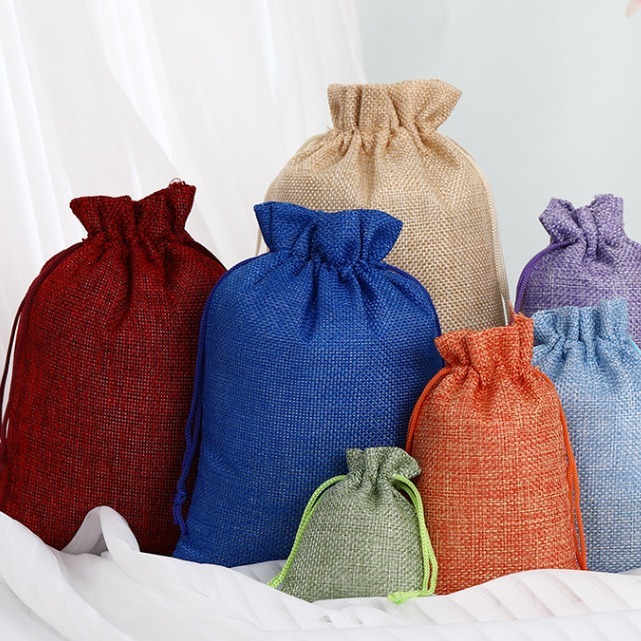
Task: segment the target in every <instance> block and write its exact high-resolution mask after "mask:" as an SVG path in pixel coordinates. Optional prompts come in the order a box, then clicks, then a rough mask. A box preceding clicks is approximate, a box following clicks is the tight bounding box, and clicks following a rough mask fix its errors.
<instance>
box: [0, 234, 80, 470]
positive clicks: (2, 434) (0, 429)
mask: <svg viewBox="0 0 641 641" xmlns="http://www.w3.org/2000/svg"><path fill="white" fill-rule="evenodd" d="M82 245H83V243H82V242H80V243H76V244H75V245H71V247H68V248H67V249H65V250H63V251H61V252H60V253H58V254H56V255H55V256H54V257H53V258H51V259H50V260H48V261H47V262H46V263H45V265H44V267H43V268H42V270H41V271H40V273H39V274H38V275H37V276H36V278H35V280H34V281H33V282H32V283H31V286H30V287H29V289H28V290H27V293H26V295H25V297H24V298H23V299H22V302H21V303H20V305H19V307H18V311H17V312H16V316H15V318H14V319H13V325H12V327H11V335H10V336H9V345H8V347H7V355H6V357H5V361H4V370H3V372H2V380H1V381H0V410H1V409H2V407H3V405H4V394H5V389H6V386H7V379H8V377H9V367H10V365H11V353H12V351H13V346H14V344H16V349H15V352H14V360H16V359H18V358H19V357H20V352H19V345H18V344H17V343H16V334H17V331H18V324H19V321H20V319H23V320H24V321H26V320H27V318H28V317H29V311H30V310H31V305H32V304H33V299H34V296H35V295H36V292H37V291H38V288H39V287H40V285H42V283H43V282H44V281H45V280H46V279H47V277H48V276H49V275H51V273H52V272H53V271H54V270H55V269H56V267H58V265H59V264H60V263H61V262H62V261H63V260H64V259H65V258H67V256H69V255H70V254H73V253H74V252H75V251H76V250H77V249H79V248H80V247H81V246H82ZM8 424H9V403H7V407H6V408H5V410H4V413H3V416H2V425H1V426H0V458H2V457H3V456H4V453H5V444H6V441H7V431H8Z"/></svg>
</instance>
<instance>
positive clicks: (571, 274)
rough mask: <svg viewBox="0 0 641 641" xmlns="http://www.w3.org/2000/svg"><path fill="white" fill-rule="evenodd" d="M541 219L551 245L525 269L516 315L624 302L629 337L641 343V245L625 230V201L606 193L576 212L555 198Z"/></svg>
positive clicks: (564, 202)
mask: <svg viewBox="0 0 641 641" xmlns="http://www.w3.org/2000/svg"><path fill="white" fill-rule="evenodd" d="M540 221H541V223H542V224H543V227H545V229H546V231H547V232H548V233H549V234H550V244H549V245H548V246H547V247H546V248H545V249H544V250H543V251H541V252H539V253H538V254H537V255H536V256H534V258H532V260H531V261H530V262H529V263H528V264H527V265H526V266H525V268H524V270H523V273H522V274H521V277H520V278H519V283H518V286H517V290H516V302H515V308H516V311H518V312H522V313H523V314H526V315H527V316H531V315H532V314H533V313H534V312H537V311H540V310H543V309H554V308H555V307H566V306H569V305H574V306H578V307H585V306H588V305H597V304H598V303H599V302H600V301H602V300H605V299H610V298H625V299H626V300H627V302H628V310H629V316H630V334H631V336H632V338H633V339H634V340H635V341H636V342H637V344H639V343H641V245H639V243H636V242H634V241H633V240H630V239H629V238H628V237H627V236H626V234H625V232H624V230H623V199H621V198H618V197H616V196H613V195H612V194H605V195H601V196H596V197H595V198H594V200H593V201H592V202H591V203H590V204H589V205H586V206H585V207H578V208H576V209H575V208H574V206H573V205H572V204H571V203H569V202H567V201H565V200H558V199H556V198H553V199H552V200H551V201H550V204H549V205H548V207H547V209H546V210H545V211H544V212H543V213H542V214H541V217H540Z"/></svg>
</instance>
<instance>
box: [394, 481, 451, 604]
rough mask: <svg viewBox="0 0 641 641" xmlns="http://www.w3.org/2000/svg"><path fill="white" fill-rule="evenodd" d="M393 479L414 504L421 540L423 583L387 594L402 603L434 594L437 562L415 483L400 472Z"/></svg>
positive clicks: (396, 601) (395, 601)
mask: <svg viewBox="0 0 641 641" xmlns="http://www.w3.org/2000/svg"><path fill="white" fill-rule="evenodd" d="M394 480H395V481H397V482H398V483H400V484H401V485H402V486H403V489H404V490H405V491H406V492H407V495H408V496H409V498H410V500H411V502H412V505H413V506H414V510H415V512H416V518H417V519H418V534H419V539H420V542H421V553H422V555H423V583H422V584H421V589H420V590H411V591H409V592H392V594H389V595H388V596H387V598H388V599H389V600H390V601H392V603H404V602H405V601H407V600H408V599H411V598H414V597H419V596H430V595H431V594H434V590H435V589H436V578H437V576H438V563H437V562H436V556H435V554H434V549H433V548H432V541H431V540H430V535H429V533H428V531H427V526H426V525H425V513H424V511H423V501H422V500H421V495H420V494H419V491H418V489H417V487H416V485H414V483H412V481H410V480H409V479H408V478H405V477H404V476H401V475H400V474H395V475H394Z"/></svg>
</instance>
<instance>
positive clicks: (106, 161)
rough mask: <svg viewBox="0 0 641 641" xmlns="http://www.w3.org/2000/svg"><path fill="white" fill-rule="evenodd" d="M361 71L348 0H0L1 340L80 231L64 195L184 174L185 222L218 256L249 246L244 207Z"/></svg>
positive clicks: (251, 232) (226, 257) (140, 185)
mask: <svg viewBox="0 0 641 641" xmlns="http://www.w3.org/2000/svg"><path fill="white" fill-rule="evenodd" d="M362 69H363V66H362V61H361V53H360V42H359V38H358V28H357V23H356V13H355V9H354V7H353V3H352V2H351V0H234V1H229V0H227V1H225V0H184V1H182V2H175V1H173V0H55V2H52V1H51V0H0V175H1V177H2V178H1V180H0V185H1V186H0V198H1V199H0V205H1V206H2V214H1V215H0V349H1V350H2V351H4V349H5V348H6V343H7V337H8V333H9V327H10V322H11V319H12V317H13V314H14V312H15V310H16V308H17V306H18V304H19V301H20V299H21V297H22V296H23V295H24V293H25V291H26V289H27V287H28V285H29V283H30V282H31V280H32V279H33V278H34V276H35V275H36V274H37V272H38V270H39V269H40V267H41V266H42V264H43V263H44V261H45V260H46V259H47V258H49V257H50V256H51V255H53V254H54V253H56V252H58V251H60V250H61V249H63V248H64V247H66V246H68V245H70V244H72V243H74V242H76V241H78V240H79V239H80V238H82V237H83V236H84V232H83V230H82V228H81V226H80V224H79V223H78V221H77V220H75V219H74V217H73V215H72V213H71V211H70V210H69V209H68V203H69V200H70V199H71V198H73V197H77V196H84V195H94V194H106V195H113V196H118V195H122V194H130V195H131V196H132V197H134V198H138V197H142V196H144V195H146V194H148V193H151V192H153V191H156V190H157V189H160V188H162V187H165V186H166V185H167V184H168V183H169V181H170V180H172V179H173V178H176V177H179V178H181V179H183V180H185V181H186V182H188V183H190V184H194V185H196V187H197V189H198V191H197V194H196V205H195V209H194V211H193V213H192V216H191V218H190V220H189V222H188V225H187V229H188V230H189V231H190V232H191V233H192V235H194V236H195V237H196V238H197V239H198V240H199V241H201V242H202V243H203V244H205V245H206V246H208V247H209V248H210V249H211V250H212V251H213V252H214V253H215V254H216V255H217V256H218V257H219V258H220V259H221V260H222V261H223V263H224V264H225V265H226V266H228V267H229V266H232V265H233V264H234V263H236V262H238V261H239V260H241V259H243V258H246V257H248V256H250V255H252V254H253V251H254V248H255V243H256V230H257V228H256V224H255V219H254V216H253V212H252V206H253V205H254V204H255V203H257V202H261V201H262V199H263V196H264V193H265V191H266V189H267V187H268V185H269V183H270V182H271V180H272V179H273V178H274V177H275V175H276V174H277V172H278V171H279V170H280V169H281V168H282V166H283V165H284V163H285V162H286V160H287V159H288V157H289V156H291V155H292V154H293V152H294V151H295V150H296V148H297V147H298V146H299V145H300V144H301V143H302V142H303V141H304V140H305V139H306V138H307V137H309V136H311V135H313V134H315V133H319V132H322V131H325V130H326V128H327V127H328V126H329V125H330V120H329V111H328V108H327V106H326V86H327V84H329V83H330V82H345V83H349V82H363V81H364V76H363V70H362Z"/></svg>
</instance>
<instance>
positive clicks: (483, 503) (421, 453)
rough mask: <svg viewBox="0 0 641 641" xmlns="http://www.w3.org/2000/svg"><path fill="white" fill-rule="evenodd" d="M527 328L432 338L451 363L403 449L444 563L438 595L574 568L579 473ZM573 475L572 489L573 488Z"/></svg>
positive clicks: (426, 398) (521, 324)
mask: <svg viewBox="0 0 641 641" xmlns="http://www.w3.org/2000/svg"><path fill="white" fill-rule="evenodd" d="M532 344H533V329H532V321H531V320H530V319H527V318H526V317H524V316H521V315H518V316H516V317H515V318H514V321H513V324H512V325H509V326H507V327H497V328H493V329H489V330H485V331H483V332H471V331H466V330H463V331H459V332H453V333H450V334H446V335H444V336H442V337H441V338H439V339H437V347H438V349H439V351H440V352H441V355H442V356H443V358H444V360H445V367H444V368H443V370H441V372H439V374H437V375H436V377H435V378H434V379H433V380H432V381H430V383H429V384H428V386H427V387H426V389H425V391H424V393H423V395H422V396H421V398H420V399H419V402H418V403H417V406H416V408H415V411H414V413H413V416H412V420H411V424H410V433H409V436H408V451H409V452H410V454H411V455H412V456H414V458H415V459H416V460H417V462H418V464H419V465H420V466H421V469H422V470H423V472H422V474H421V475H420V477H419V478H418V481H417V487H418V489H419V491H420V493H421V496H422V498H423V503H424V506H425V519H426V523H427V527H428V530H429V533H430V537H431V539H432V544H433V546H434V552H435V554H436V558H437V559H438V562H439V581H438V585H437V592H438V593H448V592H453V591H455V590H461V589H463V588H467V587H470V586H472V585H476V584H479V583H483V582H484V581H488V580H490V579H493V578H496V577H499V576H502V575H505V574H509V573H511V572H518V571H521V570H532V569H536V568H570V569H578V568H580V567H582V566H584V564H585V560H584V558H583V553H582V552H580V551H579V547H582V546H579V544H578V541H577V539H580V538H581V536H582V532H581V529H580V525H579V536H578V537H577V535H576V532H575V518H576V519H577V521H578V522H579V524H580V513H579V512H578V509H577V506H576V493H577V491H578V490H577V488H576V483H575V479H576V473H575V471H576V468H575V467H574V460H573V458H572V453H571V450H570V449H569V446H568V444H567V434H566V432H565V428H564V419H563V415H562V409H561V405H560V402H559V398H558V396H557V394H556V391H555V389H554V386H553V385H552V383H551V382H550V380H549V379H548V378H547V377H546V376H545V375H544V374H542V373H541V372H540V371H539V370H537V369H535V368H534V367H533V366H532V365H531V362H530V361H531V358H532ZM570 479H572V482H570Z"/></svg>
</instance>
